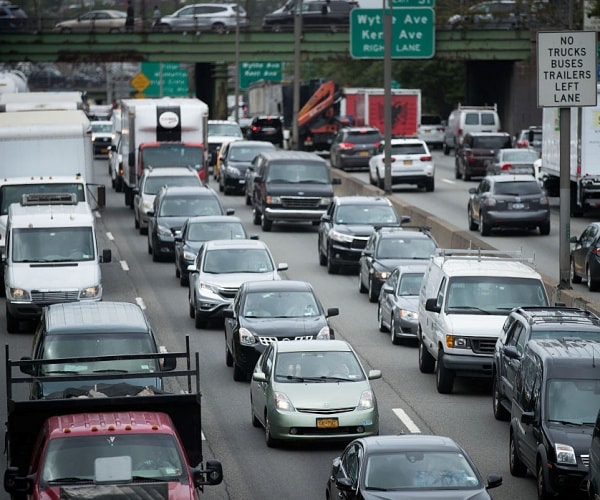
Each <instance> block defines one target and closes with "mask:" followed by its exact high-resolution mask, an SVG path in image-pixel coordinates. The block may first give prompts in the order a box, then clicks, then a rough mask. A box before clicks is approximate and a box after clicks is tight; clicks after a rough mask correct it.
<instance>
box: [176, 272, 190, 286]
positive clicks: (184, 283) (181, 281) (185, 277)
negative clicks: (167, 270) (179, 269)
mask: <svg viewBox="0 0 600 500" xmlns="http://www.w3.org/2000/svg"><path fill="white" fill-rule="evenodd" d="M180 274H181V276H180V277H179V284H180V285H181V286H188V285H189V284H190V278H189V276H188V275H187V274H182V273H180Z"/></svg>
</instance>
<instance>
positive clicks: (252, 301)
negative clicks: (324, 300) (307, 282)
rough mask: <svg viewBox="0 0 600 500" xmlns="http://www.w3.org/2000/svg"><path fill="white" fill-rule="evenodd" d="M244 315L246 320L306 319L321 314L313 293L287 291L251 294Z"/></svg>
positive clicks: (246, 301) (247, 297) (247, 299)
mask: <svg viewBox="0 0 600 500" xmlns="http://www.w3.org/2000/svg"><path fill="white" fill-rule="evenodd" d="M242 314H243V316H244V317H245V318H305V317H314V316H319V315H320V314H321V312H320V311H319V307H318V306H317V301H316V300H315V296H314V295H313V294H312V293H310V292H305V291H285V292H253V293H249V294H248V295H246V299H245V301H244V307H243V313H242Z"/></svg>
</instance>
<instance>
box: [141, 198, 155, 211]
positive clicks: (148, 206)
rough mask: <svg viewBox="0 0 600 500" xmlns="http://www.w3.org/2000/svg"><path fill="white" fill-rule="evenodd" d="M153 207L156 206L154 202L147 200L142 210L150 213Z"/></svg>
mask: <svg viewBox="0 0 600 500" xmlns="http://www.w3.org/2000/svg"><path fill="white" fill-rule="evenodd" d="M152 205H154V202H152V201H147V200H145V201H143V202H142V210H143V211H144V212H148V211H149V210H152Z"/></svg>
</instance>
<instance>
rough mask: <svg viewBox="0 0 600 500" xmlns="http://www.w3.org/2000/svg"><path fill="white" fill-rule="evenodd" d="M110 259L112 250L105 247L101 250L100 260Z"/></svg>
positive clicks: (108, 260)
mask: <svg viewBox="0 0 600 500" xmlns="http://www.w3.org/2000/svg"><path fill="white" fill-rule="evenodd" d="M110 261H112V251H111V250H110V248H105V249H104V250H102V258H101V261H100V262H102V263H107V262H110Z"/></svg>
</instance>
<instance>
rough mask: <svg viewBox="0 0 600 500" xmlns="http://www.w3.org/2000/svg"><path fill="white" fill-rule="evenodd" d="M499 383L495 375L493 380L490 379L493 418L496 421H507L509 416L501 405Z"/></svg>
mask: <svg viewBox="0 0 600 500" xmlns="http://www.w3.org/2000/svg"><path fill="white" fill-rule="evenodd" d="M499 382H500V381H499V380H498V375H497V374H495V375H494V378H493V379H492V409H493V411H494V418H495V419H496V420H503V421H507V420H509V419H510V414H509V413H508V411H506V408H504V406H503V405H502V394H500V384H499Z"/></svg>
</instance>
